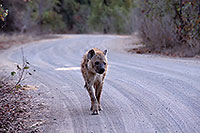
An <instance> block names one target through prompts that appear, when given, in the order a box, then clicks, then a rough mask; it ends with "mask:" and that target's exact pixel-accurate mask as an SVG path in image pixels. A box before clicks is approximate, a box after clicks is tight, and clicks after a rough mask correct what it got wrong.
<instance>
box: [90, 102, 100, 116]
mask: <svg viewBox="0 0 200 133" xmlns="http://www.w3.org/2000/svg"><path fill="white" fill-rule="evenodd" d="M91 108H92V115H98V114H99V109H98V104H93V105H92V107H91Z"/></svg>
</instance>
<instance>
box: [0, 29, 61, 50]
mask: <svg viewBox="0 0 200 133" xmlns="http://www.w3.org/2000/svg"><path fill="white" fill-rule="evenodd" d="M55 38H58V36H55V35H51V34H42V35H37V34H26V33H12V34H8V33H7V34H6V33H3V34H0V49H8V48H10V47H12V46H14V45H20V44H24V43H29V42H33V41H39V40H44V39H55Z"/></svg>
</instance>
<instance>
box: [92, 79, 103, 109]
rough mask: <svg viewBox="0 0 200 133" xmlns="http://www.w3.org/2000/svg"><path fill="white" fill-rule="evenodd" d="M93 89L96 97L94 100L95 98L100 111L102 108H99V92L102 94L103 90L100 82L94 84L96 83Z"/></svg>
mask: <svg viewBox="0 0 200 133" xmlns="http://www.w3.org/2000/svg"><path fill="white" fill-rule="evenodd" d="M94 88H95V96H96V98H97V102H98V107H99V111H101V110H103V109H102V107H101V102H100V99H101V92H102V88H103V83H101V82H96V83H95V84H94Z"/></svg>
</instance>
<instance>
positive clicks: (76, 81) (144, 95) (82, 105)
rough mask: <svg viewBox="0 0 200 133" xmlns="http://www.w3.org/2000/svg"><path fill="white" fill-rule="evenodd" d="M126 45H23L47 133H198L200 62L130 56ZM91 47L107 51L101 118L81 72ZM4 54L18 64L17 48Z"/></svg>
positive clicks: (97, 39) (98, 38)
mask: <svg viewBox="0 0 200 133" xmlns="http://www.w3.org/2000/svg"><path fill="white" fill-rule="evenodd" d="M136 40H137V39H135V41H136ZM130 41H134V39H133V40H130V37H128V36H114V35H64V36H63V37H62V38H61V39H55V40H47V41H40V42H33V43H30V44H27V45H23V49H24V53H25V56H26V58H27V59H28V61H29V62H30V63H31V64H32V67H34V68H35V69H36V73H35V74H34V75H33V79H32V80H33V81H32V83H35V84H36V85H37V86H38V90H37V91H39V92H40V93H41V95H42V98H43V99H44V100H45V101H46V102H47V104H48V106H49V111H50V115H48V116H47V117H48V118H49V122H48V123H47V124H46V125H45V127H44V132H45V133H71V132H72V133H73V132H75V133H80V132H83V133H104V132H108V133H113V132H116V133H125V132H127V133H168V132H170V133H176V132H178V133H182V132H184V133H199V132H200V60H198V59H180V58H169V57H162V56H155V55H137V54H130V53H127V52H126V51H125V49H127V48H128V47H131V46H130V45H129V43H130ZM93 47H97V48H100V49H102V50H104V49H108V62H109V68H108V73H107V77H106V79H105V84H104V88H103V94H102V108H103V111H101V112H100V114H99V115H91V112H90V111H89V108H90V99H89V96H88V94H87V91H86V90H85V88H83V86H84V82H83V78H82V75H81V72H80V63H81V59H82V56H83V54H84V53H85V52H86V51H87V50H88V49H90V48H93ZM8 51H9V52H7V53H6V52H4V53H3V54H4V56H6V57H5V58H4V60H5V59H6V60H9V62H11V63H12V62H16V63H20V62H21V50H20V47H17V48H12V49H10V50H8ZM2 60H3V58H2Z"/></svg>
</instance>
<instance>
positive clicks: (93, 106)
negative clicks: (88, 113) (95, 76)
mask: <svg viewBox="0 0 200 133" xmlns="http://www.w3.org/2000/svg"><path fill="white" fill-rule="evenodd" d="M86 89H87V91H88V93H89V96H90V99H91V108H90V110H92V115H97V114H99V110H98V102H97V98H96V96H95V94H94V89H93V88H92V85H91V84H87V85H86Z"/></svg>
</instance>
